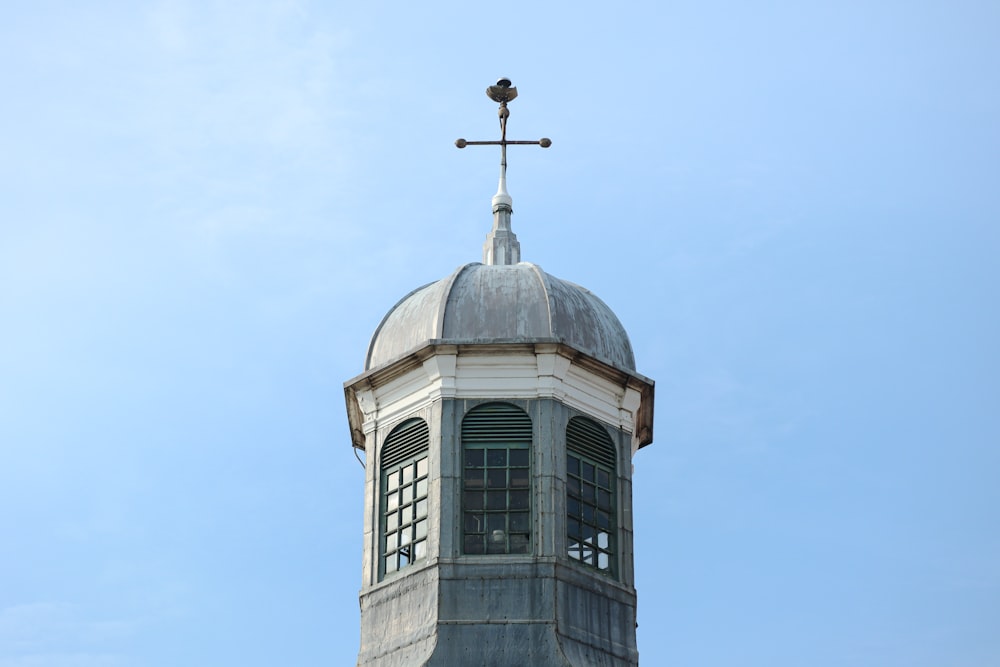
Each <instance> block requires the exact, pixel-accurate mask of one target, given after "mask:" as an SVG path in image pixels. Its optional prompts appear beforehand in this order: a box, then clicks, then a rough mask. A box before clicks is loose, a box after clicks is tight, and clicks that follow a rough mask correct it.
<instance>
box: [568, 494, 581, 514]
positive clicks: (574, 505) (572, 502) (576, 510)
mask: <svg viewBox="0 0 1000 667" xmlns="http://www.w3.org/2000/svg"><path fill="white" fill-rule="evenodd" d="M566 511H567V512H568V513H569V515H570V516H580V501H579V500H576V499H575V498H567V499H566Z"/></svg>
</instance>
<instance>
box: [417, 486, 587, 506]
mask: <svg viewBox="0 0 1000 667" xmlns="http://www.w3.org/2000/svg"><path fill="white" fill-rule="evenodd" d="M404 497H405V496H404ZM580 497H581V498H582V499H583V502H585V503H590V504H591V505H595V504H597V487H596V486H594V485H593V484H587V483H584V484H582V485H581V486H580Z"/></svg>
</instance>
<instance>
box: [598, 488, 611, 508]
mask: <svg viewBox="0 0 1000 667" xmlns="http://www.w3.org/2000/svg"><path fill="white" fill-rule="evenodd" d="M597 506H598V507H600V508H601V509H602V510H609V509H611V494H610V493H608V492H607V491H605V490H604V489H598V490H597Z"/></svg>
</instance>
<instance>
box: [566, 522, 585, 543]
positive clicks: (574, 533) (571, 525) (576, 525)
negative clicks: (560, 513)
mask: <svg viewBox="0 0 1000 667" xmlns="http://www.w3.org/2000/svg"><path fill="white" fill-rule="evenodd" d="M566 527H567V528H568V530H567V531H566V532H568V533H569V536H570V537H572V538H575V539H580V536H581V535H582V533H581V532H580V522H579V521H577V520H576V519H570V520H569V521H567V522H566Z"/></svg>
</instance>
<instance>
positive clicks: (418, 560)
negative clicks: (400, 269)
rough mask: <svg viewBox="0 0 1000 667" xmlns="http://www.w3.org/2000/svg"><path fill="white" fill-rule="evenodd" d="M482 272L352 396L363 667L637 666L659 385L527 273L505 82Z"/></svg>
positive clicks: (426, 308)
mask: <svg viewBox="0 0 1000 667" xmlns="http://www.w3.org/2000/svg"><path fill="white" fill-rule="evenodd" d="M487 95H488V96H489V97H490V98H491V99H492V100H494V101H495V102H498V103H499V104H500V109H499V118H500V134H501V138H500V140H499V141H466V140H464V139H459V140H458V141H456V142H455V143H456V145H457V146H458V147H459V148H464V147H466V146H471V145H498V146H500V149H501V162H500V183H499V186H498V189H497V193H496V195H495V196H494V197H493V200H492V209H493V227H492V229H491V231H490V232H489V234H488V235H487V239H486V243H485V244H484V247H483V262H482V263H472V264H466V265H464V266H461V267H459V268H458V269H456V270H455V271H454V272H453V273H452V274H451V275H449V276H447V277H446V278H443V279H442V280H439V281H437V282H434V283H431V284H429V285H425V286H423V287H419V288H417V289H415V290H413V291H412V292H410V293H409V294H407V295H406V296H405V297H403V298H402V299H401V300H400V301H399V302H398V303H397V304H396V305H395V306H393V307H392V309H390V310H389V312H388V313H387V314H386V315H385V317H384V318H383V319H382V322H381V323H380V324H379V325H378V328H377V329H376V330H375V333H374V335H373V336H372V339H371V342H370V344H369V347H368V353H367V356H366V359H365V370H364V372H363V373H362V374H361V375H359V376H357V377H355V378H354V379H352V380H349V381H348V382H347V383H346V384H345V394H346V402H347V413H348V420H349V423H350V429H351V440H352V445H353V446H354V447H356V448H358V449H360V450H363V451H364V453H365V504H364V507H365V518H364V559H363V567H362V586H361V594H360V602H361V648H360V652H359V654H358V665H359V666H364V667H390V666H392V667H403V666H406V667H410V666H427V667H432V666H433V667H457V666H460V665H477V666H478V665H487V666H489V667H507V666H510V667H515V666H516V667H525V666H526V665H545V666H559V667H570V666H574V667H584V666H587V667H593V666H600V667H619V666H623V667H624V666H626V665H638V651H637V649H636V641H635V627H636V592H635V588H634V581H635V577H634V566H633V559H632V458H633V456H634V454H635V453H636V452H637V451H638V449H639V448H641V447H643V446H645V445H648V444H650V443H651V442H652V439H653V382H652V380H650V379H648V378H646V377H643V376H642V375H640V374H639V373H637V372H636V368H635V360H634V357H633V353H632V347H631V344H630V342H629V339H628V335H627V334H626V332H625V329H624V328H623V327H622V325H621V323H620V322H619V321H618V318H617V317H616V316H615V314H614V313H613V312H612V311H611V309H610V308H608V306H607V305H605V304H604V302H603V301H601V300H600V299H599V298H597V297H596V296H595V295H594V294H593V293H592V292H590V291H588V290H587V289H584V288H583V287H580V286H579V285H576V284H574V283H571V282H567V281H563V280H560V279H559V278H556V277H554V276H552V275H550V274H548V273H546V272H545V271H543V270H542V269H541V268H540V267H539V266H537V265H535V264H531V263H528V262H522V261H520V245H519V243H518V241H517V237H516V236H515V235H514V233H513V231H512V229H511V225H510V219H511V214H512V212H513V208H512V200H511V197H510V195H509V194H508V192H507V146H509V145H517V144H531V145H539V146H542V147H548V146H550V145H551V141H549V140H548V139H541V140H538V141H511V140H508V139H507V119H508V118H509V115H510V112H509V109H508V106H507V105H508V103H510V102H511V101H512V100H513V99H514V98H515V97H516V96H517V89H516V88H514V87H513V86H512V85H511V82H510V80H509V79H500V80H499V81H498V82H497V84H496V85H494V86H490V87H489V88H488V89H487Z"/></svg>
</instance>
